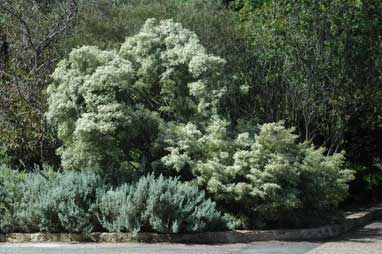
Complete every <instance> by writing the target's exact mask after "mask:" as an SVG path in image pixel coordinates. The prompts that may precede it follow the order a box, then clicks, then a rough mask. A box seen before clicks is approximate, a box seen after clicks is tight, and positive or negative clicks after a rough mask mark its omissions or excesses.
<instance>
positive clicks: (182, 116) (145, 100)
mask: <svg viewBox="0 0 382 254" xmlns="http://www.w3.org/2000/svg"><path fill="white" fill-rule="evenodd" d="M224 63H225V61H224V60H223V59H221V58H219V57H216V56H213V55H211V54H208V53H207V52H206V50H205V48H204V47H203V46H202V45H201V44H200V42H199V40H198V38H197V36H196V34H195V33H193V32H191V31H189V30H187V29H185V28H183V27H182V25H181V24H180V23H176V22H174V21H172V20H164V21H161V22H158V21H156V20H154V19H149V20H147V22H146V23H145V24H144V26H143V28H142V29H141V31H140V32H139V33H138V34H136V35H134V36H131V37H128V38H127V39H126V42H125V43H123V44H122V46H121V48H120V50H119V51H103V50H100V49H98V48H97V47H91V46H84V47H81V48H78V49H74V50H73V51H72V52H71V53H70V55H69V58H68V59H67V60H63V61H61V62H60V63H59V64H58V66H57V68H56V70H55V72H54V73H53V75H52V77H53V80H54V82H53V84H51V85H50V86H49V88H48V95H49V99H48V103H49V110H48V112H47V117H48V119H49V121H50V122H51V123H52V124H54V125H56V126H57V129H58V137H59V138H60V139H61V140H62V141H63V146H62V147H61V148H59V150H58V153H59V154H60V155H61V158H62V165H63V168H64V169H74V170H77V169H79V168H81V169H88V168H90V169H95V168H96V169H102V170H103V171H107V170H109V169H110V168H115V169H123V170H125V171H134V170H139V169H141V168H142V167H145V166H146V165H148V164H149V162H151V160H152V158H151V154H150V149H151V146H152V143H153V141H154V140H155V139H156V137H157V134H158V131H159V125H160V123H161V122H162V121H163V120H168V119H172V120H174V119H176V120H179V121H185V120H188V119H190V118H195V116H196V115H198V116H200V115H203V116H204V115H206V114H208V113H209V112H210V111H211V110H212V109H213V108H215V106H216V104H217V102H218V98H219V96H221V94H222V93H223V92H224V91H223V89H222V88H221V87H219V85H220V83H219V82H217V80H218V77H219V75H220V73H221V67H222V66H223V65H224ZM207 109H208V110H207Z"/></svg>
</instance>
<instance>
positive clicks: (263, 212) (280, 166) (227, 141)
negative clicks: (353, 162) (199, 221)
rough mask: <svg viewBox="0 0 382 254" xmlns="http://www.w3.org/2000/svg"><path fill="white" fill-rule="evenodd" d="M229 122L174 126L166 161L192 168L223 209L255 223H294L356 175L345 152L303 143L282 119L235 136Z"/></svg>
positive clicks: (336, 197) (331, 200)
mask: <svg viewBox="0 0 382 254" xmlns="http://www.w3.org/2000/svg"><path fill="white" fill-rule="evenodd" d="M227 125H228V123H227V122H224V121H222V120H219V119H215V120H214V121H212V122H211V123H210V124H209V125H208V126H207V127H206V128H205V129H202V130H200V129H198V128H197V126H195V125H193V124H190V123H189V124H187V125H181V126H176V127H174V129H170V130H169V131H168V133H170V134H168V133H167V134H166V136H165V138H164V139H165V140H167V141H168V142H169V145H170V146H169V147H167V150H169V151H170V154H168V155H166V156H164V157H163V158H162V161H163V162H164V164H165V165H166V166H169V167H170V168H173V169H174V170H176V171H177V172H179V173H183V174H185V173H184V172H182V171H188V170H189V171H191V174H193V175H194V176H195V177H196V180H195V181H196V182H197V184H198V185H199V186H200V187H202V188H205V189H206V190H207V191H208V192H209V193H210V194H211V195H212V196H213V197H214V199H215V200H217V201H219V202H220V203H221V204H223V206H222V207H225V208H226V209H227V210H228V211H230V212H234V214H235V215H238V214H243V215H246V216H247V217H249V218H255V221H254V222H255V223H259V222H261V221H262V220H265V221H273V222H281V223H284V224H288V223H291V221H293V222H294V221H295V220H296V218H295V217H298V216H297V215H299V216H302V215H303V214H301V212H303V213H305V214H306V215H308V214H310V216H312V217H314V216H317V215H318V214H320V213H322V212H323V211H327V210H331V209H333V208H336V207H337V206H338V204H339V203H340V202H341V201H343V200H344V199H345V197H346V196H347V191H348V185H347V183H348V182H349V181H350V180H352V179H353V175H352V171H350V170H347V169H346V168H345V165H344V162H345V161H344V155H343V154H334V155H332V156H326V155H325V154H324V152H325V150H324V149H323V148H319V149H315V148H314V146H313V145H311V144H309V143H298V142H297V138H298V136H297V135H295V134H293V129H285V128H284V126H283V124H282V123H272V124H264V125H263V126H261V128H260V132H259V134H258V135H255V136H251V135H250V134H249V133H248V132H246V133H240V134H239V135H237V137H234V138H230V137H229V136H228V133H227ZM251 215H252V216H251ZM321 216H322V215H321ZM301 219H302V218H301ZM297 220H298V219H297ZM291 224H293V223H291Z"/></svg>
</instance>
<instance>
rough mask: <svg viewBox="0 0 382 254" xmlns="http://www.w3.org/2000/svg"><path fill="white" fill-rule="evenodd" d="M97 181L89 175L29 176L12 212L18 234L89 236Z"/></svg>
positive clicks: (95, 175)
mask: <svg viewBox="0 0 382 254" xmlns="http://www.w3.org/2000/svg"><path fill="white" fill-rule="evenodd" d="M102 187H103V183H102V181H101V179H100V177H99V176H98V175H97V174H95V173H92V172H70V171H69V172H64V173H54V172H52V171H48V172H43V173H32V174H30V175H29V177H28V179H27V180H26V181H25V183H24V185H23V187H22V188H23V192H24V194H23V198H22V202H20V204H19V205H18V207H17V209H15V210H16V211H17V212H16V214H15V215H16V217H17V220H18V223H19V225H20V226H19V228H20V230H22V231H27V232H28V231H32V232H33V231H43V232H60V231H66V232H90V231H92V230H93V229H94V227H96V226H97V224H98V223H97V220H96V217H95V216H94V211H93V208H94V204H95V200H96V192H97V189H99V188H102Z"/></svg>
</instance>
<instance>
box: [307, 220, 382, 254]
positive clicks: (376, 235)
mask: <svg viewBox="0 0 382 254" xmlns="http://www.w3.org/2000/svg"><path fill="white" fill-rule="evenodd" d="M308 254H382V220H379V221H376V222H374V223H371V224H369V225H367V226H366V227H363V228H361V229H358V230H356V231H354V232H351V233H348V234H346V235H344V236H343V237H341V238H340V239H337V240H334V241H330V242H327V243H325V244H323V245H321V246H320V247H318V248H316V249H314V250H312V251H310V252H308Z"/></svg>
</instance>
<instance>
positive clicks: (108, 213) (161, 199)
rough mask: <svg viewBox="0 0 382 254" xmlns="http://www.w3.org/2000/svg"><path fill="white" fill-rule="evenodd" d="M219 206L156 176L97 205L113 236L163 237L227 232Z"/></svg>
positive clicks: (122, 188)
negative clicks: (151, 234)
mask: <svg viewBox="0 0 382 254" xmlns="http://www.w3.org/2000/svg"><path fill="white" fill-rule="evenodd" d="M215 206H216V205H215V203H214V202H212V201H211V200H210V199H206V197H205V194H204V192H200V191H199V190H198V188H197V187H195V186H191V185H190V184H187V183H181V182H179V181H178V179H176V178H167V179H166V178H164V177H163V176H160V177H158V178H155V177H154V175H152V174H151V175H149V176H147V177H142V178H141V179H140V180H139V181H138V183H136V184H133V185H127V184H124V185H122V186H120V187H118V188H116V189H115V190H109V191H107V192H106V193H104V194H103V195H102V196H100V198H99V201H98V204H97V207H98V209H99V218H100V222H101V224H102V226H103V227H104V228H106V229H107V230H108V231H110V232H120V231H128V232H137V231H156V232H160V233H179V232H200V231H206V230H215V229H224V228H225V225H224V222H223V220H222V217H221V216H220V213H219V212H218V211H217V210H216V208H215Z"/></svg>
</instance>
